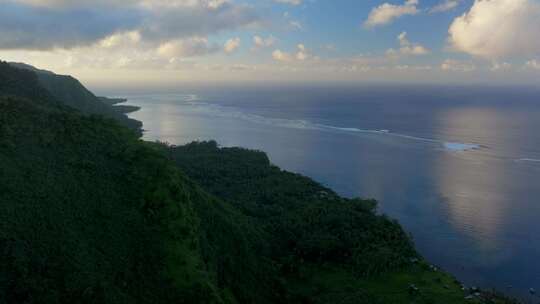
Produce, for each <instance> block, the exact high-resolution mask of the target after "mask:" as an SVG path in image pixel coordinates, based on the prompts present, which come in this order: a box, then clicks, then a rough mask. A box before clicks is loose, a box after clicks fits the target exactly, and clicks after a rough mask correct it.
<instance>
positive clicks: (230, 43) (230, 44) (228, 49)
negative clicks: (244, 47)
mask: <svg viewBox="0 0 540 304" xmlns="http://www.w3.org/2000/svg"><path fill="white" fill-rule="evenodd" d="M240 42H241V40H240V38H238V37H236V38H231V39H229V40H227V42H225V45H224V46H223V50H224V51H225V53H232V52H234V51H236V50H237V49H238V48H239V47H240Z"/></svg>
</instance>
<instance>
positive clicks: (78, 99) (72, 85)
mask: <svg viewBox="0 0 540 304" xmlns="http://www.w3.org/2000/svg"><path fill="white" fill-rule="evenodd" d="M9 65H11V66H13V67H16V68H19V69H25V70H29V71H33V72H35V74H36V75H37V77H38V81H39V84H40V85H41V86H42V87H43V88H45V89H46V90H47V91H49V92H50V93H51V94H52V95H53V96H54V97H55V98H56V100H58V101H60V102H62V103H63V104H65V105H67V106H69V107H72V108H74V109H77V110H79V111H80V112H81V113H83V114H87V115H102V116H104V117H108V118H113V119H115V120H117V121H118V122H120V123H121V124H122V125H124V126H126V127H128V128H130V129H132V130H135V131H136V132H137V133H139V134H142V133H141V132H142V130H141V128H142V124H141V122H139V121H137V120H134V119H130V118H128V117H127V116H126V115H124V112H125V110H124V109H123V108H122V107H114V106H113V105H112V104H111V103H108V102H105V101H104V98H103V97H96V96H95V95H94V94H93V93H92V92H90V91H89V90H88V89H87V88H85V87H84V86H83V85H82V84H81V83H80V82H79V81H78V80H77V79H75V78H73V77H71V76H64V75H57V74H55V73H53V72H50V71H46V70H41V69H37V68H35V67H33V66H31V65H27V64H24V63H9Z"/></svg>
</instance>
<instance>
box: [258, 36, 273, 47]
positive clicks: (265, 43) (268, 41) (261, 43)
mask: <svg viewBox="0 0 540 304" xmlns="http://www.w3.org/2000/svg"><path fill="white" fill-rule="evenodd" d="M274 43H276V38H274V36H269V37H267V38H262V37H261V36H257V35H256V36H253V45H254V49H261V48H266V47H271V46H273V45H274Z"/></svg>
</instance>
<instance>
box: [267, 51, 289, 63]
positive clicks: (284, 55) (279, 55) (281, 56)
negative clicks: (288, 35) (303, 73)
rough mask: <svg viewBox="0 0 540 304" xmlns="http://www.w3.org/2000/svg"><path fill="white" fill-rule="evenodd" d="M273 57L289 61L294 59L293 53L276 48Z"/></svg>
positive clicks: (277, 59)
mask: <svg viewBox="0 0 540 304" xmlns="http://www.w3.org/2000/svg"><path fill="white" fill-rule="evenodd" d="M272 58H274V60H276V61H282V62H289V61H292V58H293V57H292V56H291V54H289V53H287V52H283V51H282V50H275V51H274V52H272Z"/></svg>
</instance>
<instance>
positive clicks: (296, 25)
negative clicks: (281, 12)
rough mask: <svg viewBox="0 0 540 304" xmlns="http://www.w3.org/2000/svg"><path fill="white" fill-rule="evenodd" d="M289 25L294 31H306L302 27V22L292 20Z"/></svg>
mask: <svg viewBox="0 0 540 304" xmlns="http://www.w3.org/2000/svg"><path fill="white" fill-rule="evenodd" d="M289 25H290V27H292V28H293V29H296V30H302V29H304V26H303V25H302V23H300V21H296V20H292V21H290V22H289Z"/></svg>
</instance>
